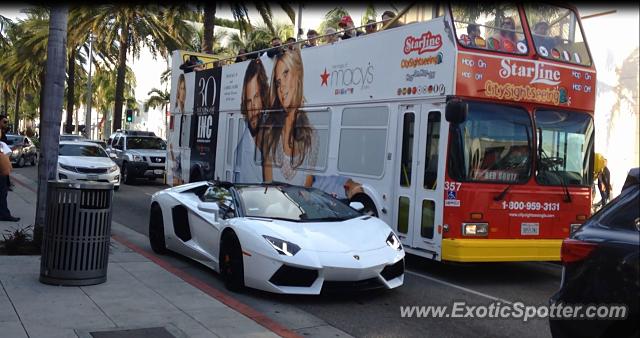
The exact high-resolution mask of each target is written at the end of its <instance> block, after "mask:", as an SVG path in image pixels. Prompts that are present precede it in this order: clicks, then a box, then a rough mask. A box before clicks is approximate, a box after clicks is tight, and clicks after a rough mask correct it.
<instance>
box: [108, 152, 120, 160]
mask: <svg viewBox="0 0 640 338" xmlns="http://www.w3.org/2000/svg"><path fill="white" fill-rule="evenodd" d="M109 158H113V159H116V158H118V155H116V154H114V153H109Z"/></svg>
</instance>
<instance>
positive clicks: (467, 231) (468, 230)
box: [462, 223, 489, 236]
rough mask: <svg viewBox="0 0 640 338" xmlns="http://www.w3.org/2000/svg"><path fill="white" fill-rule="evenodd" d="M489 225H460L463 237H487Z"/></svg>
mask: <svg viewBox="0 0 640 338" xmlns="http://www.w3.org/2000/svg"><path fill="white" fill-rule="evenodd" d="M488 234H489V223H462V235H463V236H487V235H488Z"/></svg>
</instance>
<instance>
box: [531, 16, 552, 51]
mask: <svg viewBox="0 0 640 338" xmlns="http://www.w3.org/2000/svg"><path fill="white" fill-rule="evenodd" d="M532 35H533V42H535V45H536V49H538V50H540V47H544V48H546V50H547V52H549V51H551V49H552V48H553V47H555V45H556V44H557V43H558V41H557V39H556V38H552V37H550V36H549V24H548V23H547V22H545V21H540V22H538V23H536V24H535V25H534V26H533V34H532ZM547 55H548V54H547ZM547 55H544V56H547Z"/></svg>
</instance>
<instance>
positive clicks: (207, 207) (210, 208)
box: [198, 202, 220, 216]
mask: <svg viewBox="0 0 640 338" xmlns="http://www.w3.org/2000/svg"><path fill="white" fill-rule="evenodd" d="M198 210H200V211H203V212H208V213H212V214H214V215H216V216H217V215H218V212H219V211H220V207H219V206H218V203H216V202H200V203H198Z"/></svg>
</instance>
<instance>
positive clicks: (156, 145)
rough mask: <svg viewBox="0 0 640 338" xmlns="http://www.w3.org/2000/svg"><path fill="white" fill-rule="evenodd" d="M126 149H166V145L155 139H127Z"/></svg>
mask: <svg viewBox="0 0 640 338" xmlns="http://www.w3.org/2000/svg"><path fill="white" fill-rule="evenodd" d="M127 149H157V150H165V149H167V145H166V143H164V141H163V140H162V139H160V138H157V137H127Z"/></svg>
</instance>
